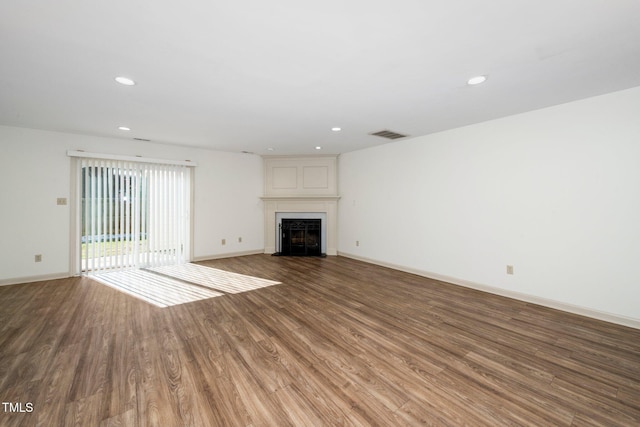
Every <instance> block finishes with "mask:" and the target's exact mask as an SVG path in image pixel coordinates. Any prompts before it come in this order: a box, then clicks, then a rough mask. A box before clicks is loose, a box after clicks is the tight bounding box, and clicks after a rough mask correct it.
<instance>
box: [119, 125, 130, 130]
mask: <svg viewBox="0 0 640 427" xmlns="http://www.w3.org/2000/svg"><path fill="white" fill-rule="evenodd" d="M118 129H120V130H131V129H130V128H128V127H126V126H120V127H119V128H118Z"/></svg>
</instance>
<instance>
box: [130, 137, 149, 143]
mask: <svg viewBox="0 0 640 427" xmlns="http://www.w3.org/2000/svg"><path fill="white" fill-rule="evenodd" d="M133 139H135V140H136V141H146V142H149V141H151V140H150V139H144V138H133Z"/></svg>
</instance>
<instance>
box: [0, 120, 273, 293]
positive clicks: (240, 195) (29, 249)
mask: <svg viewBox="0 0 640 427" xmlns="http://www.w3.org/2000/svg"><path fill="white" fill-rule="evenodd" d="M67 150H85V151H90V152H96V153H107V154H121V155H142V156H145V157H153V158H164V159H173V160H186V159H189V160H192V161H194V162H196V163H197V164H198V166H197V167H196V168H195V200H194V253H193V256H194V258H196V259H204V258H211V257H216V256H222V255H224V254H232V253H243V252H251V251H255V252H261V251H262V250H263V249H264V230H263V221H262V217H263V211H262V202H261V200H260V196H262V191H263V176H262V159H261V158H260V157H258V156H254V155H247V154H240V153H238V154H236V153H226V152H217V151H210V150H202V149H196V148H188V147H179V146H173V145H166V144H155V143H149V142H139V141H131V140H121V139H109V138H98V137H92V136H84V135H76V134H68V133H60V132H48V131H40V130H33V129H23V128H15V127H6V126H0V206H1V208H0V242H2V243H1V244H0V283H3V282H4V283H15V282H17V281H20V279H21V278H24V279H26V280H30V279H32V278H39V277H52V276H66V275H68V272H69V235H70V209H71V206H58V205H56V199H57V198H59V197H65V198H69V197H70V185H71V171H70V163H71V162H70V159H69V157H67V155H66V153H67ZM238 237H242V243H239V242H238ZM223 238H224V239H226V242H227V244H226V245H225V246H222V244H221V239H223ZM35 254H42V262H41V263H35V262H34V255H35Z"/></svg>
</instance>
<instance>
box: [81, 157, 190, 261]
mask: <svg viewBox="0 0 640 427" xmlns="http://www.w3.org/2000/svg"><path fill="white" fill-rule="evenodd" d="M79 164H80V182H81V185H80V189H79V190H80V199H81V206H80V212H79V216H80V222H81V225H80V250H79V253H80V268H81V272H82V273H84V274H87V273H95V272H102V271H111V270H117V269H128V268H143V267H153V266H159V265H172V264H180V263H183V262H186V261H188V259H189V254H188V250H189V218H190V214H189V207H190V200H189V194H190V168H189V167H187V166H182V165H166V164H154V163H137V162H129V161H121V160H108V159H95V158H86V159H85V158H83V159H80V161H79Z"/></svg>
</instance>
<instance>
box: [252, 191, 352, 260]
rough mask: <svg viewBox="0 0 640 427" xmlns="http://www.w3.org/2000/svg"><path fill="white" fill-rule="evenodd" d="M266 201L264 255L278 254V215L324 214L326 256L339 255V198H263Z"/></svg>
mask: <svg viewBox="0 0 640 427" xmlns="http://www.w3.org/2000/svg"><path fill="white" fill-rule="evenodd" d="M261 199H262V200H263V201H264V224H265V233H264V239H265V248H264V253H266V254H272V253H274V252H276V236H277V233H278V230H277V226H278V225H277V221H276V214H277V213H324V214H325V215H326V219H327V223H326V254H327V255H337V254H338V250H337V241H338V227H337V224H336V221H337V218H338V215H337V214H338V200H339V199H340V197H339V196H307V197H281V196H278V197H262V198H261Z"/></svg>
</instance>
